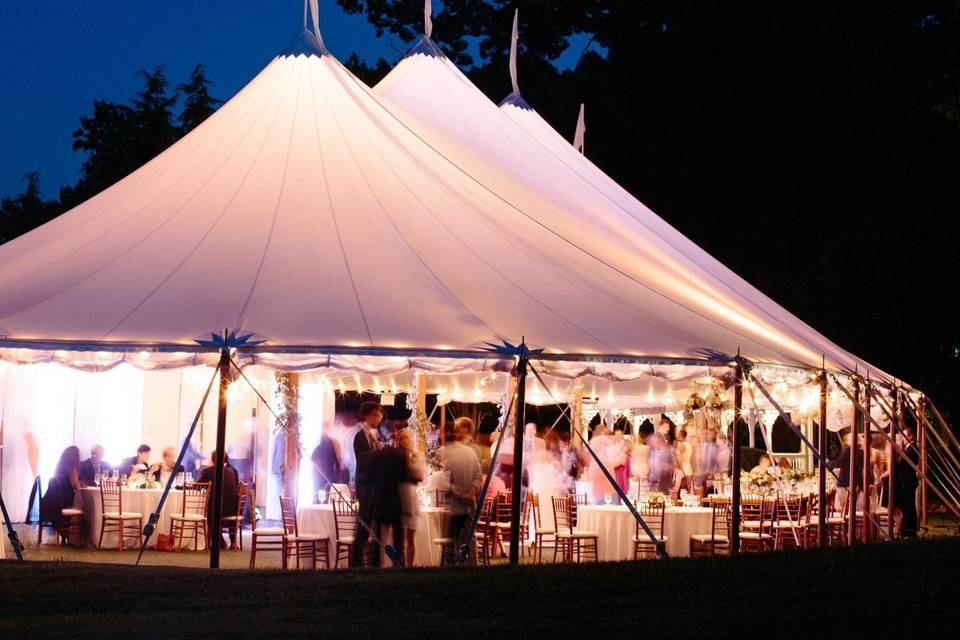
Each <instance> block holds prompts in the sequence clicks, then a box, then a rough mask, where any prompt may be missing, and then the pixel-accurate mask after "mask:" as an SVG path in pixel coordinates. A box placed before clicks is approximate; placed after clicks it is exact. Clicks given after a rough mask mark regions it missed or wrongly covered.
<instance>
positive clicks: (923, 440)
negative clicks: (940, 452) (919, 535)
mask: <svg viewBox="0 0 960 640" xmlns="http://www.w3.org/2000/svg"><path fill="white" fill-rule="evenodd" d="M917 405H918V406H919V413H920V417H921V419H920V420H918V424H917V428H918V430H919V431H920V433H919V436H920V524H922V525H924V526H926V524H927V519H928V516H929V512H928V510H927V425H926V421H927V420H926V419H927V399H926V396H920V399H919V400H918V401H917Z"/></svg>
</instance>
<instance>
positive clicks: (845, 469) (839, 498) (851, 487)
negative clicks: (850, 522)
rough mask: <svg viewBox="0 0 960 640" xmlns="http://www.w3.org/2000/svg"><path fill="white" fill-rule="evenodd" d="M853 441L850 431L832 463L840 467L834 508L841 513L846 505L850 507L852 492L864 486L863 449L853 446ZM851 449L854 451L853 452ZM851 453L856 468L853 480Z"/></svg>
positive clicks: (836, 467) (833, 466) (833, 465)
mask: <svg viewBox="0 0 960 640" xmlns="http://www.w3.org/2000/svg"><path fill="white" fill-rule="evenodd" d="M852 442H853V437H852V433H851V432H848V433H847V434H846V435H845V436H844V437H843V449H841V450H840V455H839V456H838V457H837V459H836V460H835V461H834V462H833V464H832V465H831V467H832V468H834V469H838V471H839V472H838V473H837V494H836V498H835V502H834V509H835V510H836V511H838V512H840V513H843V509H844V507H847V508H848V509H849V507H848V506H847V504H846V503H847V499H848V496H849V495H850V492H851V491H859V490H860V489H861V488H862V487H863V451H861V449H860V447H851V444H852ZM851 451H852V452H853V453H852V454H851ZM851 455H853V459H854V468H855V470H854V476H855V477H854V478H853V479H852V482H851V478H850V456H851ZM858 502H859V498H858ZM858 508H859V506H858Z"/></svg>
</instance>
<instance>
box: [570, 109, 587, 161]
mask: <svg viewBox="0 0 960 640" xmlns="http://www.w3.org/2000/svg"><path fill="white" fill-rule="evenodd" d="M586 132H587V124H586V122H584V120H583V103H582V102H581V103H580V116H579V117H578V118H577V131H576V133H574V134H573V148H574V149H576V150H577V151H579V152H580V153H583V134H585V133H586Z"/></svg>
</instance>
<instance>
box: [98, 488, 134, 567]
mask: <svg viewBox="0 0 960 640" xmlns="http://www.w3.org/2000/svg"><path fill="white" fill-rule="evenodd" d="M100 506H101V508H102V510H103V511H102V513H101V515H100V540H99V541H98V542H97V549H101V548H103V534H104V533H116V534H117V535H118V536H119V548H120V551H123V540H124V538H134V537H135V538H136V539H137V546H138V547H139V546H140V545H141V544H143V514H142V513H138V512H136V511H127V512H124V511H123V486H122V485H121V484H120V483H119V482H117V481H116V480H104V481H101V482H100Z"/></svg>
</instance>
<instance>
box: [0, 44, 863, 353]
mask: <svg viewBox="0 0 960 640" xmlns="http://www.w3.org/2000/svg"><path fill="white" fill-rule="evenodd" d="M438 54H439V55H438ZM377 93H379V94H381V95H382V96H386V97H387V98H389V100H387V99H384V98H383V97H381V95H377ZM377 93H374V92H371V91H370V90H369V89H368V88H367V87H366V86H364V85H363V84H362V83H361V82H360V81H359V80H357V79H356V78H355V77H354V76H352V75H351V74H350V73H349V71H347V70H346V69H345V68H344V67H343V66H342V65H341V64H340V63H339V62H338V61H337V60H336V59H334V58H333V57H332V56H331V55H330V54H329V53H328V52H327V51H326V50H325V49H324V48H323V45H322V42H321V41H320V40H319V38H317V37H315V36H314V35H313V34H311V33H309V32H307V31H306V30H305V31H304V32H303V33H301V34H299V35H298V36H297V37H296V38H294V40H293V41H292V42H291V43H290V45H288V47H287V48H286V49H284V51H283V52H281V54H279V55H278V56H277V57H276V58H274V59H273V60H272V61H271V62H270V63H269V64H268V65H267V67H266V68H265V69H263V70H262V71H261V72H260V73H259V74H258V75H257V76H256V77H255V78H254V79H253V80H252V81H251V82H250V83H249V84H248V85H247V86H245V87H244V88H243V89H242V90H241V91H240V92H239V93H238V94H237V95H236V96H235V97H234V98H233V99H231V100H230V101H229V102H227V103H226V104H225V105H224V106H223V107H221V108H220V109H219V110H218V111H217V112H216V113H215V114H213V115H212V116H211V117H210V118H209V119H208V120H207V121H206V122H204V123H203V124H202V125H201V126H199V127H198V128H197V129H195V130H194V131H192V132H191V133H190V134H188V135H187V136H185V137H184V138H183V139H181V140H180V141H179V142H178V143H177V144H175V145H174V146H173V147H171V148H170V149H168V150H167V151H165V152H164V153H162V154H161V155H159V156H158V157H157V158H155V159H154V160H152V161H151V162H149V163H147V164H146V165H144V166H143V167H142V168H140V169H138V170H137V171H135V172H134V173H132V174H131V175H129V176H128V177H126V178H124V179H123V180H121V181H120V182H118V183H117V184H115V185H113V186H112V187H110V188H109V189H107V190H105V191H103V192H102V193H100V194H98V195H97V196H95V197H93V198H91V199H90V200H88V201H87V202H85V203H83V204H81V205H79V206H78V207H76V208H74V209H72V210H70V211H68V212H67V213H65V214H63V215H61V216H60V217H58V218H57V219H55V220H53V221H51V222H50V223H48V224H46V225H43V226H42V227H40V228H38V229H35V230H34V231H32V232H30V233H28V234H26V235H24V236H22V237H20V238H17V239H16V240H13V241H11V242H9V243H7V244H5V245H3V246H2V247H0V347H5V348H6V349H5V351H4V353H6V352H9V351H10V350H11V349H13V348H15V347H21V348H35V349H46V350H50V349H52V348H57V347H59V348H60V349H62V350H64V351H71V350H74V349H80V348H83V349H93V350H102V351H104V352H116V351H134V350H137V349H144V348H151V346H154V345H164V349H166V350H168V351H169V350H172V351H177V350H190V349H191V348H195V347H196V343H195V340H196V338H198V337H200V336H209V334H210V333H211V332H222V331H223V330H225V329H231V330H239V331H246V332H251V333H254V334H256V336H257V337H258V338H259V339H262V340H264V341H265V344H264V345H263V346H261V347H259V348H258V349H259V351H260V352H261V353H264V352H271V353H272V354H273V355H272V356H271V357H270V358H268V359H271V358H272V362H274V363H275V364H277V365H278V366H282V365H283V363H284V356H283V355H282V354H300V356H299V357H302V354H305V353H324V352H330V351H336V350H340V351H342V352H345V353H347V352H349V353H364V352H367V351H386V352H396V353H398V354H403V353H407V352H416V353H421V352H423V353H435V354H440V355H442V354H444V353H447V352H455V353H457V354H462V353H472V352H480V351H482V350H484V349H486V347H487V345H488V344H489V343H500V342H502V341H510V342H513V343H516V342H518V341H519V340H520V338H521V336H525V337H526V339H527V342H528V344H530V345H531V346H533V347H540V348H544V349H546V351H547V353H550V354H578V355H579V356H585V357H589V356H590V355H591V354H606V355H614V356H629V357H638V358H644V357H651V358H694V359H700V360H703V359H709V358H710V357H712V356H715V355H717V354H725V355H732V354H735V353H737V351H738V350H742V352H743V354H744V355H745V356H747V357H749V358H753V359H756V360H759V361H763V362H770V363H782V364H788V365H803V366H819V364H820V358H821V354H826V356H827V359H828V362H830V363H831V364H833V365H834V366H836V367H838V368H842V369H846V368H853V366H854V365H857V366H860V367H861V368H867V367H868V365H866V364H865V363H860V362H859V361H857V360H856V359H855V358H853V357H852V356H849V354H846V353H845V352H843V351H842V350H840V349H839V348H837V347H835V346H833V345H832V344H831V343H829V342H828V341H826V339H824V338H823V337H822V336H819V334H817V333H816V332H814V331H813V330H812V329H810V328H809V327H806V325H803V323H801V322H800V321H799V320H797V319H796V318H794V317H793V316H791V315H790V314H789V313H787V312H786V311H785V310H783V309H782V308H780V307H778V306H776V305H774V304H773V303H772V302H770V301H769V300H768V299H767V298H765V297H763V296H762V295H761V294H759V292H756V290H754V289H752V288H749V285H746V283H744V282H743V281H742V280H739V279H738V278H736V276H735V275H733V274H732V273H731V272H729V271H728V270H726V269H724V268H723V267H722V266H720V265H719V263H717V262H716V261H714V260H712V259H711V258H709V256H707V255H706V254H705V253H704V252H702V251H700V250H699V249H697V248H696V247H695V246H694V245H693V244H692V243H690V242H689V241H688V240H686V239H685V238H683V236H682V235H680V234H679V233H677V232H676V231H675V230H673V229H672V228H670V227H669V225H666V223H664V222H663V221H662V220H660V219H659V218H658V217H656V216H655V215H654V214H653V213H652V212H649V210H647V209H646V208H645V207H643V206H642V205H640V204H639V203H638V202H636V200H634V199H632V198H631V197H630V196H629V194H626V192H624V191H623V190H622V189H619V187H617V186H616V185H615V184H613V183H612V181H610V180H609V178H606V177H605V176H603V175H602V172H599V170H598V169H596V168H595V167H594V168H591V167H592V165H589V166H587V165H581V164H578V163H576V162H573V161H572V160H571V159H570V158H566V157H564V156H563V155H562V154H561V153H560V152H559V151H558V150H555V149H551V148H550V147H549V146H548V145H547V144H546V143H545V142H544V141H543V140H541V139H539V138H538V137H537V136H536V135H531V133H529V132H528V130H527V129H526V128H524V127H521V126H519V125H518V124H517V123H516V122H514V120H512V119H511V117H508V116H507V115H506V114H505V113H504V112H501V111H500V110H498V109H497V108H496V106H495V105H493V104H492V103H490V102H489V101H488V100H486V99H485V98H484V97H483V96H482V94H480V93H479V91H478V90H477V89H476V88H475V87H473V85H472V84H470V83H469V81H468V80H467V79H466V77H465V76H463V74H461V73H460V72H459V71H458V70H457V69H456V68H455V67H454V66H453V65H452V64H451V63H450V62H449V61H448V60H447V59H446V58H445V57H443V56H442V53H440V52H439V50H438V49H436V47H434V46H432V43H429V41H424V42H421V43H420V45H418V48H415V50H414V52H412V54H411V55H410V56H408V57H407V58H405V59H404V60H403V61H402V62H401V63H400V64H399V65H398V66H397V68H396V69H395V70H394V71H393V72H392V73H391V74H390V76H388V78H387V79H386V80H384V82H383V83H382V85H380V86H378V87H377ZM418 107H420V108H418ZM267 355H269V354H267ZM4 357H6V356H4ZM290 357H291V358H293V357H294V356H290Z"/></svg>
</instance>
